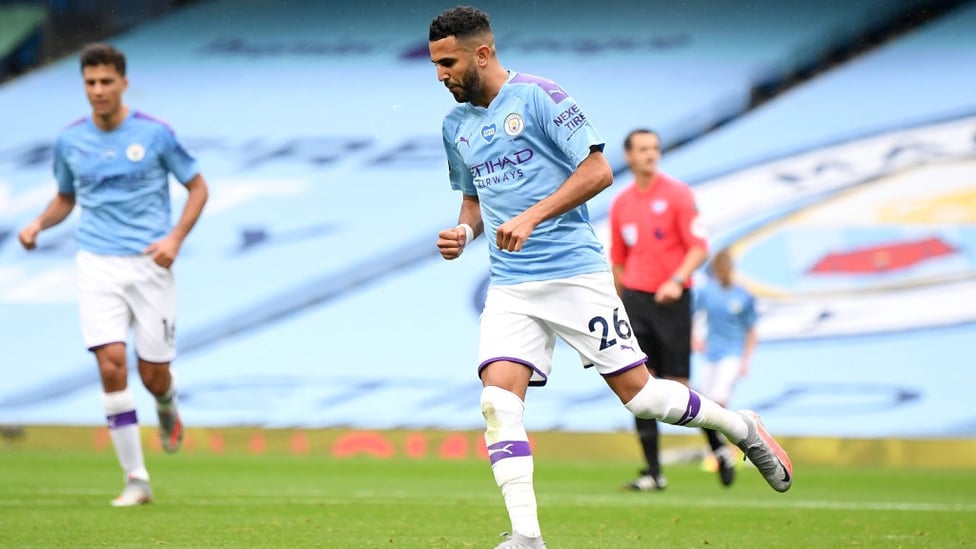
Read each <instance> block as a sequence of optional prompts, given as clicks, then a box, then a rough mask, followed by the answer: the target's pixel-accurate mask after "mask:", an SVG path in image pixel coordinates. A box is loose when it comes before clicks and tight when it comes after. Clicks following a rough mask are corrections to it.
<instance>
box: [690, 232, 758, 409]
mask: <svg viewBox="0 0 976 549" xmlns="http://www.w3.org/2000/svg"><path fill="white" fill-rule="evenodd" d="M734 270H735V267H734V262H733V261H732V253H731V252H730V251H729V250H728V249H723V250H721V251H719V252H718V253H716V254H715V255H714V256H713V257H712V260H711V262H710V264H709V269H708V271H709V273H708V274H709V276H708V278H707V280H706V281H705V283H704V284H702V285H701V286H699V287H696V288H695V299H694V304H695V317H696V318H695V320H696V322H695V328H696V329H695V330H694V331H693V332H692V333H693V339H692V346H693V348H694V349H695V351H697V352H700V353H702V354H703V355H704V358H705V363H704V365H703V367H702V371H701V375H700V376H699V377H700V379H701V384H700V389H701V392H702V394H704V395H706V396H708V398H710V399H712V400H714V401H715V402H718V403H719V404H721V405H723V406H725V405H727V404H728V403H729V402H730V401H731V398H732V389H733V388H734V387H735V383H736V381H738V379H739V378H741V377H744V376H745V375H746V374H748V373H749V360H750V359H751V358H752V353H753V351H755V349H756V343H757V341H758V336H757V334H756V321H757V320H758V314H757V313H756V298H755V297H754V296H753V295H752V293H751V292H749V290H748V289H746V287H745V286H742V285H741V284H738V283H736V282H735V280H734V277H733V274H734Z"/></svg>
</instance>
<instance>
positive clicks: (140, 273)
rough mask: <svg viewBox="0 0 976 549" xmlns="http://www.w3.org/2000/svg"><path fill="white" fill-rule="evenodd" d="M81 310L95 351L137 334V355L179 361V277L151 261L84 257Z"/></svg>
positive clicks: (87, 341)
mask: <svg viewBox="0 0 976 549" xmlns="http://www.w3.org/2000/svg"><path fill="white" fill-rule="evenodd" d="M76 261H77V264H78V285H79V295H78V305H79V312H80V314H81V332H82V336H83V338H84V340H85V345H86V346H87V347H88V349H89V350H91V349H94V348H95V347H99V346H101V345H105V344H108V343H116V342H121V343H126V342H127V340H128V335H129V329H130V328H132V329H133V332H134V342H135V347H136V355H137V356H138V357H139V358H141V359H143V360H147V361H149V362H170V361H171V360H173V359H174V358H175V357H176V344H175V341H174V337H173V334H174V322H175V320H176V284H175V282H174V279H173V271H172V270H170V269H166V268H163V267H160V266H159V265H157V264H156V262H154V261H153V260H152V257H150V256H148V255H138V256H109V255H99V254H94V253H91V252H87V251H84V250H82V251H79V252H78V254H77V256H76Z"/></svg>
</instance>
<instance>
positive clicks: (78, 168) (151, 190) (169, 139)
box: [54, 111, 197, 255]
mask: <svg viewBox="0 0 976 549" xmlns="http://www.w3.org/2000/svg"><path fill="white" fill-rule="evenodd" d="M170 173H172V174H173V175H174V176H176V179H177V180H179V181H180V183H183V184H186V183H189V181H190V180H191V179H193V177H194V176H195V175H196V174H197V163H196V160H194V158H193V157H192V156H190V155H189V154H188V153H187V152H186V151H185V150H183V147H181V146H180V144H179V143H178V142H177V141H176V137H175V136H174V135H173V131H172V130H170V128H169V127H168V126H166V125H165V124H164V123H162V122H160V121H158V120H156V119H154V118H151V117H149V116H147V115H145V114H142V113H139V112H136V111H132V112H131V113H130V114H129V116H127V117H126V119H125V120H123V121H122V123H121V124H119V126H118V127H117V128H115V129H114V130H112V131H110V132H106V131H103V130H101V129H100V128H98V126H96V125H95V123H94V122H92V120H91V119H90V118H84V119H82V120H79V121H78V122H76V123H74V124H72V125H71V126H69V127H68V128H66V129H65V130H64V131H63V132H61V135H59V136H58V140H57V142H56V143H55V146H54V177H55V179H57V182H58V191H59V192H61V193H64V194H73V195H75V200H76V202H77V204H78V205H79V206H81V219H80V221H79V223H78V229H77V236H78V246H79V247H80V248H81V249H83V250H88V251H90V252H94V253H97V254H105V255H138V254H140V253H142V250H144V249H145V248H146V246H148V245H149V244H151V243H152V242H155V241H157V240H159V239H160V238H163V237H164V236H166V234H167V233H169V231H170V228H171V225H172V220H171V218H170V196H169V174H170Z"/></svg>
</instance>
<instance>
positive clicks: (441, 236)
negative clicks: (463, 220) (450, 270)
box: [437, 225, 470, 259]
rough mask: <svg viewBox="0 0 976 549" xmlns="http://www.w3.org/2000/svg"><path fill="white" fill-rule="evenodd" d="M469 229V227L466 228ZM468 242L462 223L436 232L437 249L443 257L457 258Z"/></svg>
mask: <svg viewBox="0 0 976 549" xmlns="http://www.w3.org/2000/svg"><path fill="white" fill-rule="evenodd" d="M468 230H470V229H468ZM467 243H468V232H467V231H466V230H465V227H464V226H463V225H458V226H457V227H452V228H450V229H444V230H443V231H441V232H440V233H438V234H437V249H438V250H440V252H441V257H443V258H444V259H457V257H458V256H459V255H461V252H463V251H464V245H465V244H467Z"/></svg>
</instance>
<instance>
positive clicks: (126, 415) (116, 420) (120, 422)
mask: <svg viewBox="0 0 976 549" xmlns="http://www.w3.org/2000/svg"><path fill="white" fill-rule="evenodd" d="M105 419H106V420H107V421H108V428H109V429H118V428H120V427H126V426H129V425H138V424H139V419H138V418H136V411H135V410H129V411H128V412H122V413H121V414H112V415H110V416H105Z"/></svg>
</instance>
